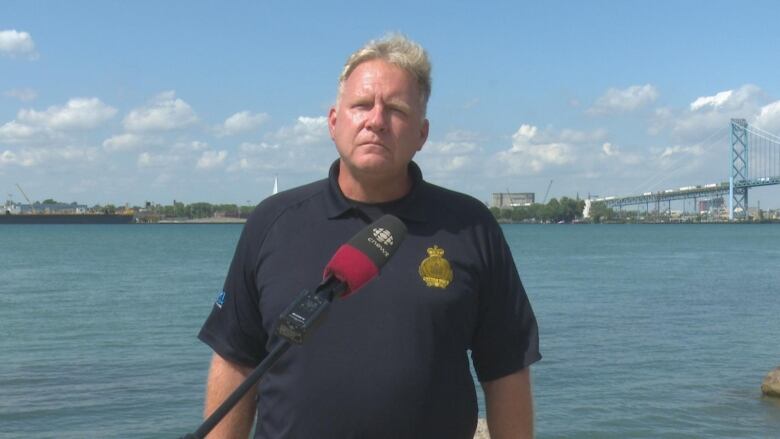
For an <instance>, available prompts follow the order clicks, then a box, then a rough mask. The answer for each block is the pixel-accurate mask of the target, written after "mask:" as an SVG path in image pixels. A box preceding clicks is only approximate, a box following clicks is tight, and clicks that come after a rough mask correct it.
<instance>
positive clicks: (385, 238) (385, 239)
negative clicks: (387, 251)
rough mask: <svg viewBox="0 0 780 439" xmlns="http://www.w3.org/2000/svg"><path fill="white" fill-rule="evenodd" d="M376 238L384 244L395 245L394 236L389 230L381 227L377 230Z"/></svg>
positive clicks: (375, 231) (375, 232) (375, 230)
mask: <svg viewBox="0 0 780 439" xmlns="http://www.w3.org/2000/svg"><path fill="white" fill-rule="evenodd" d="M374 238H376V240H377V241H379V242H380V243H382V244H385V245H393V235H392V233H390V231H389V230H386V229H383V228H380V227H377V228H375V229H374Z"/></svg>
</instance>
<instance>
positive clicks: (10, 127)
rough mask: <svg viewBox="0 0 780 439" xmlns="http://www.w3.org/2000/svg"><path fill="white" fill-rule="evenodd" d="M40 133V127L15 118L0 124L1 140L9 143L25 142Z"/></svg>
mask: <svg viewBox="0 0 780 439" xmlns="http://www.w3.org/2000/svg"><path fill="white" fill-rule="evenodd" d="M39 133H40V129H38V128H36V127H32V126H29V125H25V124H23V123H19V122H17V121H15V120H12V121H11V122H8V123H5V124H3V125H2V126H0V141H4V142H8V143H19V142H24V141H27V140H29V139H32V138H33V137H35V136H37V135H38V134H39Z"/></svg>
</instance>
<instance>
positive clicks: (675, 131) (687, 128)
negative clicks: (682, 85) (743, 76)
mask: <svg viewBox="0 0 780 439" xmlns="http://www.w3.org/2000/svg"><path fill="white" fill-rule="evenodd" d="M765 103H766V96H765V94H764V92H763V91H762V90H761V89H760V88H758V87H756V86H755V85H752V84H745V85H743V86H741V87H739V88H736V89H733V90H725V91H720V92H718V93H715V94H713V95H711V96H701V97H698V98H696V99H694V100H693V101H692V102H691V103H690V105H689V106H688V108H685V109H682V110H677V111H675V110H671V109H662V110H658V111H656V114H655V115H654V118H653V120H652V121H651V123H650V127H649V129H648V131H649V132H650V134H653V135H663V134H665V133H669V134H671V137H672V140H673V141H674V142H675V143H679V144H682V145H685V144H693V143H697V142H702V141H705V140H706V141H708V142H712V141H717V140H718V139H719V138H720V136H718V135H717V134H718V132H721V131H722V133H723V135H725V133H726V131H727V130H728V126H729V120H730V119H731V118H743V119H747V120H753V119H754V118H756V117H757V115H758V114H759V113H760V111H761V108H762V105H764V104H765ZM711 136H715V137H711Z"/></svg>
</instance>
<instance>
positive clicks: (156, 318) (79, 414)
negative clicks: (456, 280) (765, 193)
mask: <svg viewBox="0 0 780 439" xmlns="http://www.w3.org/2000/svg"><path fill="white" fill-rule="evenodd" d="M240 230H241V229H240V226H236V225H146V226H51V225H48V226H32V225H24V226H21V225H20V226H15V225H3V226H0V437H2V438H16V437H25V438H28V437H30V438H32V437H35V438H73V439H75V438H128V437H133V438H150V439H151V438H165V437H171V438H175V437H178V436H180V435H182V434H184V433H186V432H188V431H191V430H194V429H195V428H196V427H197V426H198V424H199V422H200V411H201V401H202V394H203V381H204V378H205V375H206V367H207V363H208V359H209V356H210V351H209V349H208V348H207V347H206V346H205V345H203V344H201V343H200V342H199V341H197V340H196V338H195V334H196V333H197V331H198V328H199V327H200V324H201V323H202V321H203V319H204V318H205V316H206V314H207V313H208V312H209V310H210V307H211V303H212V302H213V300H214V297H215V293H216V292H217V290H218V289H219V288H220V287H221V285H222V280H223V277H224V274H225V271H226V269H227V265H228V263H229V261H230V258H231V256H232V252H233V248H234V245H235V243H236V241H237V239H238V235H239V233H240ZM504 231H505V234H506V236H507V239H508V241H509V242H510V245H511V247H512V250H513V253H514V256H515V259H516V260H517V263H518V267H519V270H520V274H521V277H522V278H523V282H524V284H525V286H526V289H527V290H528V294H529V296H530V298H531V301H532V303H533V305H534V308H535V311H536V313H537V317H538V319H539V323H540V334H541V344H542V353H543V355H544V359H543V360H542V361H541V362H540V363H538V364H537V365H535V366H534V367H533V378H534V392H535V401H536V419H537V437H539V438H773V437H778V433H777V432H778V431H780V402H777V401H773V400H770V399H765V398H762V397H761V395H760V391H759V386H760V384H761V380H762V379H763V377H764V375H765V374H766V373H767V372H768V371H769V370H770V369H772V368H773V367H775V366H777V365H780V343H778V341H777V340H778V337H779V336H780V318H778V316H780V301H778V296H780V226H776V225H701V226H697V225H672V226H669V225H612V226H608V225H575V226H572V225H544V226H541V225H538V226H537V225H507V226H504Z"/></svg>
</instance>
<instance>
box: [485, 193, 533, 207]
mask: <svg viewBox="0 0 780 439" xmlns="http://www.w3.org/2000/svg"><path fill="white" fill-rule="evenodd" d="M531 204H534V193H533V192H503V193H493V202H492V203H491V204H490V206H491V207H498V208H500V209H504V208H511V207H519V206H530V205H531Z"/></svg>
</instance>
